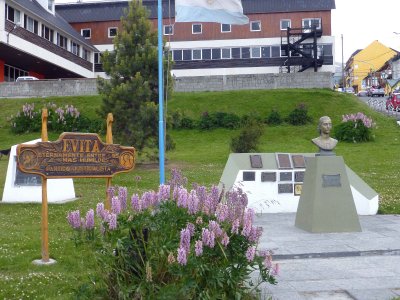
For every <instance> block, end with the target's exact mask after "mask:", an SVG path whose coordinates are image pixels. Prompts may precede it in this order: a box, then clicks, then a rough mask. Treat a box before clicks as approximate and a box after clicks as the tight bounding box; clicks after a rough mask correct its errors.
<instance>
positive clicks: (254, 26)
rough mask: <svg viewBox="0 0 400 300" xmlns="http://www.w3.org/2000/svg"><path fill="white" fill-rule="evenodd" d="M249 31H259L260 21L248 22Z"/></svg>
mask: <svg viewBox="0 0 400 300" xmlns="http://www.w3.org/2000/svg"><path fill="white" fill-rule="evenodd" d="M250 31H261V21H253V22H250Z"/></svg>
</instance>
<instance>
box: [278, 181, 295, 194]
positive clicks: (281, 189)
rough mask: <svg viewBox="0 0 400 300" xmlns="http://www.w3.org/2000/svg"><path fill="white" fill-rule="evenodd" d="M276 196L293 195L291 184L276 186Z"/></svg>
mask: <svg viewBox="0 0 400 300" xmlns="http://www.w3.org/2000/svg"><path fill="white" fill-rule="evenodd" d="M278 194H293V184H291V183H280V184H278Z"/></svg>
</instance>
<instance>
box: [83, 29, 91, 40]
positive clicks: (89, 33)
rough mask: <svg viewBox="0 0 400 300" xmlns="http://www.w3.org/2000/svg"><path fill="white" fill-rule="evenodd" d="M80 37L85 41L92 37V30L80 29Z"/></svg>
mask: <svg viewBox="0 0 400 300" xmlns="http://www.w3.org/2000/svg"><path fill="white" fill-rule="evenodd" d="M81 36H83V37H84V38H85V39H90V38H91V37H92V30H91V29H90V28H85V29H81Z"/></svg>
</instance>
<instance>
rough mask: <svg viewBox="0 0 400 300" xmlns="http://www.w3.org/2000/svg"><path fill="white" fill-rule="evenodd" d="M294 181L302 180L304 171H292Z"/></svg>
mask: <svg viewBox="0 0 400 300" xmlns="http://www.w3.org/2000/svg"><path fill="white" fill-rule="evenodd" d="M294 181H295V182H303V181H304V171H297V172H294Z"/></svg>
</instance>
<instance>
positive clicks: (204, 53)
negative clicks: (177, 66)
mask: <svg viewBox="0 0 400 300" xmlns="http://www.w3.org/2000/svg"><path fill="white" fill-rule="evenodd" d="M202 59H211V49H203V50H202Z"/></svg>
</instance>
